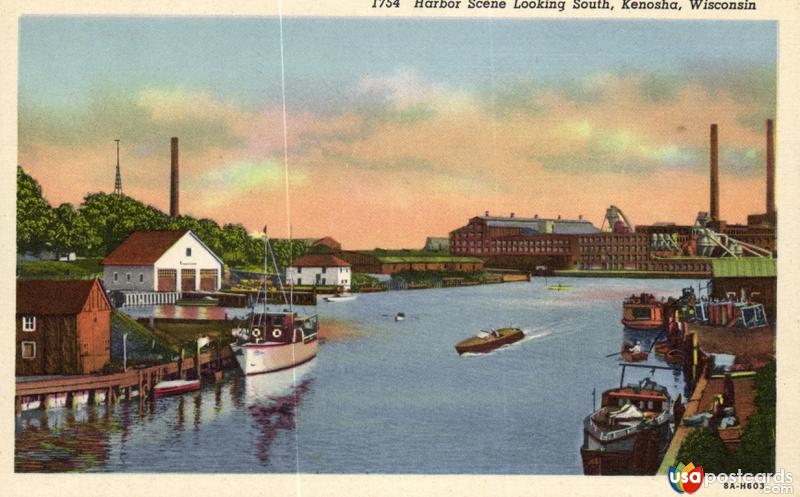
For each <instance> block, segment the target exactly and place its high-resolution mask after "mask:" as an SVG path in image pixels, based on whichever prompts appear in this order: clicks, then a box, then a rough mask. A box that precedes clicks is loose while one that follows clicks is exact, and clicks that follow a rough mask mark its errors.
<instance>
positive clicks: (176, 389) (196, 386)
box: [153, 380, 200, 399]
mask: <svg viewBox="0 0 800 497" xmlns="http://www.w3.org/2000/svg"><path fill="white" fill-rule="evenodd" d="M195 390H200V380H171V381H162V382H160V383H157V384H156V386H154V387H153V397H154V398H156V399H157V398H160V397H167V396H169V395H180V394H182V393H186V392H194V391H195Z"/></svg>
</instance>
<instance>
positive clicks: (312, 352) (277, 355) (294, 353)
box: [231, 338, 319, 376]
mask: <svg viewBox="0 0 800 497" xmlns="http://www.w3.org/2000/svg"><path fill="white" fill-rule="evenodd" d="M318 343H319V341H318V340H317V338H313V339H311V340H309V341H307V342H296V343H269V342H267V343H246V344H244V345H235V344H231V349H232V350H233V353H234V356H235V357H236V361H237V362H238V363H239V367H240V368H241V369H242V372H243V373H244V374H245V375H248V376H250V375H255V374H262V373H272V372H275V371H281V370H284V369H289V368H293V367H295V366H299V365H300V364H304V363H306V362H308V361H310V360H312V359H313V358H314V357H316V355H317V346H318Z"/></svg>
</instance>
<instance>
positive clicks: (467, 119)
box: [19, 67, 775, 247]
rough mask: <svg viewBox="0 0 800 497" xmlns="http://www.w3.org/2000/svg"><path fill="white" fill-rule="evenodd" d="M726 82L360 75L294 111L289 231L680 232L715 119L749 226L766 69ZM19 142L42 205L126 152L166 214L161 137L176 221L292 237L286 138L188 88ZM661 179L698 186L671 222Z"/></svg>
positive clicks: (32, 117) (106, 99) (105, 182)
mask: <svg viewBox="0 0 800 497" xmlns="http://www.w3.org/2000/svg"><path fill="white" fill-rule="evenodd" d="M721 74H723V75H725V76H726V77H724V78H715V77H712V76H711V75H703V74H694V73H691V72H688V71H687V72H685V73H681V72H680V71H673V72H670V73H636V72H633V71H628V72H625V73H623V72H608V71H602V72H597V73H593V74H589V75H587V76H585V77H580V78H574V79H571V80H567V81H564V82H563V84H553V83H552V81H551V82H550V83H548V84H545V83H541V82H539V80H537V78H536V75H531V76H530V77H529V78H516V79H513V80H511V79H509V80H504V79H502V78H498V79H497V81H495V83H494V85H493V86H491V87H486V86H483V87H481V86H478V85H472V86H470V82H462V83H460V84H459V85H456V84H453V83H445V82H438V81H433V80H431V79H430V78H426V77H424V76H422V75H421V74H420V73H418V72H416V71H415V70H414V69H413V68H404V69H399V70H397V71H394V72H390V73H388V74H369V75H365V76H363V77H362V78H361V79H360V80H359V81H358V82H357V83H355V84H353V85H352V86H350V87H343V88H341V89H340V93H341V102H348V103H349V104H348V105H344V104H341V102H339V101H337V100H336V97H334V98H333V100H334V101H333V102H332V103H331V104H330V105H327V106H326V107H325V109H320V108H317V107H315V106H314V105H312V104H311V103H308V104H307V105H306V106H299V107H297V108H295V107H293V108H290V112H289V114H288V116H287V128H286V133H287V135H286V137H285V141H286V144H287V145H288V149H287V151H286V153H287V158H288V165H289V171H290V199H291V207H292V210H291V212H292V216H293V220H292V223H293V224H294V225H295V227H296V229H297V230H302V231H299V232H298V236H300V235H302V234H304V233H305V234H307V235H309V236H317V235H319V236H323V235H332V236H334V237H336V238H338V239H340V240H342V241H344V242H345V243H346V244H349V245H350V246H351V247H353V246H362V247H370V246H374V245H378V244H382V245H386V246H390V245H392V244H394V245H395V246H397V245H407V246H408V244H409V243H411V241H412V239H413V240H416V239H417V238H419V239H421V240H424V238H425V236H427V235H430V234H439V235H441V234H444V233H447V232H448V231H449V230H450V229H452V228H453V227H454V226H458V225H459V224H460V223H463V221H464V220H465V219H466V218H468V217H469V216H471V215H474V214H475V213H479V212H483V211H484V210H486V209H489V210H492V211H498V212H511V211H514V212H517V214H519V215H522V213H523V212H525V211H531V212H530V213H531V214H532V213H535V212H538V213H541V214H543V215H544V214H547V213H549V214H553V215H555V214H559V213H560V214H563V215H565V216H568V215H577V214H579V213H582V214H585V215H587V216H589V215H591V213H592V212H595V211H596V212H597V213H598V216H601V215H602V212H604V209H605V207H606V206H607V205H608V204H610V203H615V204H619V203H623V202H626V203H627V204H626V205H627V207H626V206H622V205H621V207H623V209H625V210H626V213H627V214H629V215H631V216H633V217H637V219H639V220H640V221H639V222H644V221H654V220H655V219H647V216H648V215H653V214H647V213H652V212H659V213H661V214H662V215H663V216H665V219H670V216H677V215H682V216H689V217H690V218H691V216H693V215H694V213H695V212H696V211H697V210H701V209H703V208H704V207H705V204H706V203H707V202H706V200H705V199H704V195H705V188H706V187H705V184H706V182H707V173H706V171H707V167H708V139H709V138H708V136H709V129H708V128H709V125H710V124H711V123H712V122H714V123H717V124H718V125H719V129H720V166H721V173H722V175H723V182H724V184H726V185H734V184H735V185H736V187H737V188H740V187H741V188H747V187H746V186H745V185H750V187H749V191H748V195H749V196H747V195H743V196H740V197H737V200H735V201H728V205H729V207H730V209H731V211H730V212H735V214H736V215H738V216H740V217H742V216H743V215H745V214H747V213H749V212H755V211H757V210H758V209H760V208H761V204H763V201H762V200H761V198H760V195H761V190H762V188H761V187H760V184H761V171H762V170H763V163H764V160H763V157H764V152H763V150H764V141H765V140H764V119H766V118H768V117H773V116H774V110H775V108H774V78H775V74H774V67H773V68H772V72H771V73H770V71H768V70H764V69H763V68H741V70H740V71H736V72H735V71H729V72H728V73H721ZM302 97H303V95H302V94H297V93H295V94H294V96H293V99H294V100H299V101H302V100H303V98H302ZM307 100H308V102H315V101H316V100H318V99H316V98H311V97H309V98H308V99H307ZM337 102H338V103H337ZM340 104H341V105H340ZM19 130H20V159H19V160H20V164H22V165H23V167H26V168H27V169H29V171H30V172H31V173H32V174H34V176H36V177H37V178H39V179H40V180H41V181H42V183H43V184H44V186H45V190H46V192H47V194H48V195H49V196H52V197H53V198H50V200H51V202H54V203H60V202H62V201H71V202H76V201H78V200H79V199H80V196H81V195H82V194H83V193H85V192H87V191H97V190H105V191H108V190H110V189H111V188H112V187H113V161H114V155H113V154H114V151H113V139H114V138H117V137H119V138H122V140H123V150H122V152H123V156H122V164H123V184H124V188H125V189H126V192H128V193H130V194H133V195H135V196H137V197H140V198H142V199H143V200H145V201H149V202H152V203H154V204H155V205H157V206H160V207H162V208H166V205H167V199H168V195H167V187H168V186H167V185H168V178H169V137H171V136H179V137H180V139H181V180H182V183H181V184H182V188H183V190H182V194H183V199H182V201H181V205H182V208H183V207H184V206H185V209H186V211H187V212H192V213H193V214H195V215H199V216H200V215H201V216H206V217H213V218H215V219H217V220H218V221H219V222H221V223H224V222H244V223H246V224H247V225H248V226H249V227H250V228H252V229H254V228H258V227H260V226H262V225H263V224H264V223H267V224H270V225H280V223H283V224H285V200H284V198H283V195H284V177H283V170H284V169H283V164H284V163H283V161H284V128H283V118H282V108H281V107H280V106H278V105H275V103H274V102H265V103H264V104H262V105H261V106H260V107H256V108H253V107H251V106H246V105H244V104H242V103H240V102H238V101H236V100H234V99H228V98H222V97H220V96H218V95H215V94H213V93H211V92H208V91H193V90H191V89H187V88H179V87H156V86H149V87H146V88H134V89H129V90H127V91H122V90H120V89H107V90H105V91H102V92H96V93H95V94H94V96H93V97H92V98H91V99H90V100H89V101H88V102H84V103H82V104H81V103H74V104H70V105H64V106H62V107H59V108H42V107H37V106H36V105H33V104H24V105H22V106H21V107H20V125H19ZM64 177H69V178H72V179H73V181H72V182H71V184H70V185H69V186H66V185H63V178H64ZM655 181H663V182H665V185H675V184H678V183H680V184H684V183H686V182H692V186H691V188H689V187H684V191H685V196H684V198H683V199H682V202H683V203H682V206H681V207H676V206H674V205H672V204H670V203H669V202H666V201H664V202H663V205H662V204H659V205H658V206H657V208H656V207H654V206H653V202H654V200H653V192H657V193H658V194H663V195H669V188H668V187H667V186H665V185H660V184H659V185H656V186H654V185H653V184H652V183H654V182H655ZM554 192H557V194H556V195H555V196H554ZM727 194H728V193H726V195H727ZM731 195H732V194H731ZM266 204H269V205H270V208H269V209H267V208H265V205H266ZM698 204H699V205H698ZM578 206H580V207H578ZM568 209H572V210H575V211H577V210H578V209H580V211H581V212H573V213H570V212H568ZM684 211H685V212H684ZM731 218H733V216H729V219H731ZM659 220H664V219H659ZM678 220H679V221H681V222H691V219H678ZM386 223H394V224H395V225H396V226H397V229H396V230H395V229H392V230H389V229H388V228H386V226H387V224H386ZM300 227H302V228H300ZM401 228H402V229H401ZM379 240H383V241H380V242H379ZM387 240H394V242H391V241H387ZM411 246H414V245H411Z"/></svg>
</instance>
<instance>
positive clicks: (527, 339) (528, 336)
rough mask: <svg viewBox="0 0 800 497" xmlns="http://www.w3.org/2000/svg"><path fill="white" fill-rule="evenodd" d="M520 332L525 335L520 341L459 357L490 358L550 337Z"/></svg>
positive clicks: (543, 333) (467, 353)
mask: <svg viewBox="0 0 800 497" xmlns="http://www.w3.org/2000/svg"><path fill="white" fill-rule="evenodd" d="M522 331H523V332H524V333H525V338H523V339H522V340H519V341H516V342H514V343H509V344H507V345H503V346H502V347H499V348H497V349H494V350H492V351H490V352H465V353H464V354H461V357H485V356H490V355H494V354H496V353H498V352H500V351H503V350H508V349H511V348H514V347H516V346H517V345H522V344H523V343H526V342H532V341H533V340H538V339H539V338H544V337H546V336H549V335H550V332H549V331H542V332H539V333H532V332H531V331H530V330H526V329H523V330H522Z"/></svg>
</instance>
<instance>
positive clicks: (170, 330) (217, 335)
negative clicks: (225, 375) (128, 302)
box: [148, 319, 242, 353]
mask: <svg viewBox="0 0 800 497" xmlns="http://www.w3.org/2000/svg"><path fill="white" fill-rule="evenodd" d="M241 323H242V322H240V321H236V320H231V321H192V322H185V321H173V320H160V319H156V320H155V321H154V327H153V329H149V330H148V331H150V333H152V334H153V336H155V337H157V338H158V340H160V341H161V342H163V343H165V344H167V345H168V346H169V347H170V348H171V349H172V350H174V351H176V352H178V351H180V349H181V347H183V348H184V349H186V352H187V353H190V352H191V351H193V350H194V349H193V347H194V344H195V341H196V340H197V339H198V338H200V337H204V336H207V337H209V338H211V340H212V341H217V340H219V341H220V343H222V344H227V343H229V342H231V330H232V329H233V328H236V327H238V326H241Z"/></svg>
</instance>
